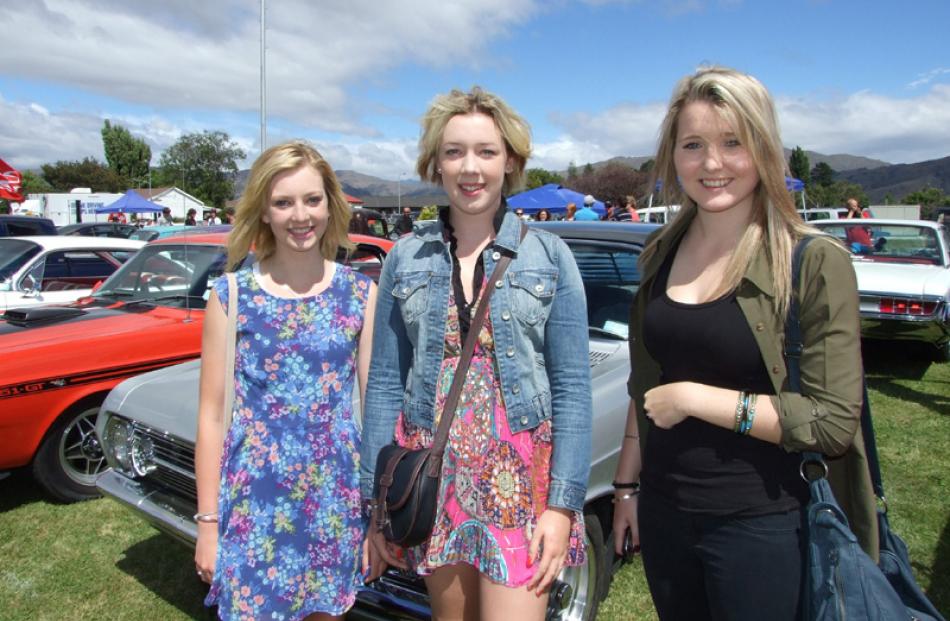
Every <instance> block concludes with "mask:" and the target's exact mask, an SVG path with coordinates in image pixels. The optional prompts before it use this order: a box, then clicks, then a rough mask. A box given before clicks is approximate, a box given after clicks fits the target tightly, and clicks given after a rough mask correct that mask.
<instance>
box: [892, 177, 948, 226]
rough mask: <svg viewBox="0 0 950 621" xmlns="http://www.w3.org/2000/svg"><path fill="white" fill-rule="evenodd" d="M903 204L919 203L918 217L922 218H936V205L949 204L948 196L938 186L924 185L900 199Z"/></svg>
mask: <svg viewBox="0 0 950 621" xmlns="http://www.w3.org/2000/svg"><path fill="white" fill-rule="evenodd" d="M901 203H902V204H904V205H920V217H921V218H923V219H924V220H934V219H936V213H937V207H943V206H944V205H950V196H947V195H946V194H944V193H943V190H941V189H940V188H935V187H933V186H929V185H925V186H924V187H922V188H921V189H919V190H917V191H916V192H911V193H910V194H908V195H907V196H905V197H904V198H902V199H901Z"/></svg>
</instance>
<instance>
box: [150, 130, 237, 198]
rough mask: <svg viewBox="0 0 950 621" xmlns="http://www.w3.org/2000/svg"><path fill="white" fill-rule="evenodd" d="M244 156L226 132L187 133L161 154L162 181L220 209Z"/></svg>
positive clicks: (231, 191)
mask: <svg viewBox="0 0 950 621" xmlns="http://www.w3.org/2000/svg"><path fill="white" fill-rule="evenodd" d="M245 157H247V154H246V153H245V152H244V150H243V149H241V148H240V147H239V146H238V145H237V143H235V142H233V141H232V140H231V137H230V136H229V135H228V134H226V133H225V132H222V131H214V132H211V131H207V130H205V131H203V132H201V133H197V132H196V133H191V134H185V135H184V136H182V137H181V138H179V139H178V141H177V142H175V144H173V145H172V146H170V147H168V149H166V150H165V151H164V152H163V153H162V157H161V160H160V162H159V166H160V171H161V180H162V181H163V182H164V183H172V184H175V185H179V186H180V187H181V189H182V190H184V191H185V192H188V193H189V194H193V195H195V196H197V197H198V198H200V199H201V200H203V201H204V202H205V203H210V204H212V205H214V206H215V207H217V208H218V209H221V208H223V207H224V203H225V201H227V200H228V199H229V198H231V194H232V193H233V190H234V188H233V185H232V182H231V176H232V175H233V174H234V173H236V172H237V170H238V167H237V163H238V161H239V160H242V159H244V158H245Z"/></svg>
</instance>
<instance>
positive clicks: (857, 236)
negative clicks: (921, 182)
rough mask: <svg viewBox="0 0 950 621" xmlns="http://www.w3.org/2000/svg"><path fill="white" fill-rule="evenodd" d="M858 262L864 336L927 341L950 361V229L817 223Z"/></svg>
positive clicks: (873, 221)
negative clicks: (838, 241) (839, 241)
mask: <svg viewBox="0 0 950 621" xmlns="http://www.w3.org/2000/svg"><path fill="white" fill-rule="evenodd" d="M811 224H812V225H814V226H816V227H818V228H819V229H821V230H822V231H824V232H825V233H828V234H830V235H833V236H834V237H836V238H838V239H839V240H841V241H842V242H843V243H844V244H845V246H847V248H848V250H850V251H851V253H852V257H853V259H854V271H855V273H856V274H857V277H858V291H859V293H860V295H861V336H863V337H865V338H868V339H886V340H908V341H922V342H925V343H929V344H931V345H934V346H935V347H936V348H937V351H936V354H937V357H938V358H939V359H940V360H944V361H946V360H950V231H948V230H947V229H946V228H945V227H944V226H942V225H940V224H938V223H936V222H930V221H928V220H884V219H877V218H870V219H860V220H858V219H851V220H824V221H817V222H812V223H811Z"/></svg>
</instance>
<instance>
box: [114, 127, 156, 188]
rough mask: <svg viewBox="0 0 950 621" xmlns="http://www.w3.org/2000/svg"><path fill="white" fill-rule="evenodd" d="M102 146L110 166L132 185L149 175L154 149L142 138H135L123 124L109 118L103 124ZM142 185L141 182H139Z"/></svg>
mask: <svg viewBox="0 0 950 621" xmlns="http://www.w3.org/2000/svg"><path fill="white" fill-rule="evenodd" d="M102 147H103V149H104V150H105V152H106V162H108V163H109V168H111V169H112V170H114V171H115V172H116V173H118V174H119V176H120V177H122V178H123V179H126V180H127V181H128V182H129V184H130V185H133V184H139V183H138V182H140V181H141V180H142V179H143V178H144V177H146V176H147V175H148V167H149V163H150V162H151V161H152V149H151V148H150V147H149V146H148V144H146V143H145V141H144V140H142V139H140V138H135V137H134V136H132V134H131V133H130V132H129V130H127V129H126V128H124V127H122V126H121V125H112V124H111V123H110V122H109V121H108V120H106V121H105V123H104V124H103V125H102ZM139 185H140V184H139Z"/></svg>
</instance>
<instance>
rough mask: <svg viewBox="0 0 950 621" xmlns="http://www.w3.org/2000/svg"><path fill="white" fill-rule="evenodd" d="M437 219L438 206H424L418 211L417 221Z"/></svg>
mask: <svg viewBox="0 0 950 621" xmlns="http://www.w3.org/2000/svg"><path fill="white" fill-rule="evenodd" d="M438 217H439V206H438V205H425V206H423V207H422V209H420V210H419V220H435V219H436V218H438Z"/></svg>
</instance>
